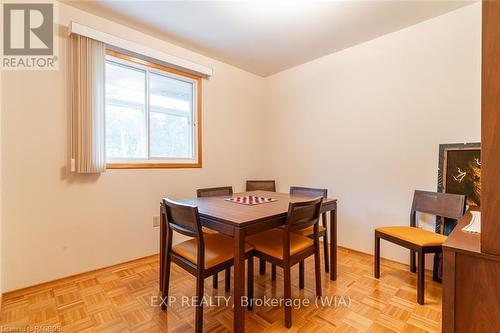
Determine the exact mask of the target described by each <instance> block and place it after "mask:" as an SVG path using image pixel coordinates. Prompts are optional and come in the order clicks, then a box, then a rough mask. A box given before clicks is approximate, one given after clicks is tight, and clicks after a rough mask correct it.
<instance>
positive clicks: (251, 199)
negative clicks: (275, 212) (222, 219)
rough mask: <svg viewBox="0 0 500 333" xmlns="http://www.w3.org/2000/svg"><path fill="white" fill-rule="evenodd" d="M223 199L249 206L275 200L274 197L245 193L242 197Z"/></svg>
mask: <svg viewBox="0 0 500 333" xmlns="http://www.w3.org/2000/svg"><path fill="white" fill-rule="evenodd" d="M224 200H226V201H231V202H236V203H239V204H242V205H251V206H253V205H258V204H261V203H266V202H273V201H276V199H273V198H265V197H258V196H255V195H245V196H242V197H234V198H228V199H224Z"/></svg>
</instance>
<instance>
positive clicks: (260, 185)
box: [246, 180, 276, 275]
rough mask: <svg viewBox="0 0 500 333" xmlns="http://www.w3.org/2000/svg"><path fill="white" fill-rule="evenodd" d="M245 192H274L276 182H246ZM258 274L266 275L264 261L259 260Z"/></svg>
mask: <svg viewBox="0 0 500 333" xmlns="http://www.w3.org/2000/svg"><path fill="white" fill-rule="evenodd" d="M246 191H247V192H250V191H269V192H276V181H274V180H247V185H246ZM275 269H276V267H275ZM259 273H260V274H261V275H262V274H265V273H266V261H265V260H264V259H260V260H259Z"/></svg>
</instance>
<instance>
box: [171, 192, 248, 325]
mask: <svg viewBox="0 0 500 333" xmlns="http://www.w3.org/2000/svg"><path fill="white" fill-rule="evenodd" d="M162 212H164V213H162V214H165V215H166V216H164V217H163V218H162V221H164V222H163V223H165V224H166V225H164V227H165V230H166V232H167V245H166V246H167V248H166V249H165V258H162V259H163V260H165V266H164V273H163V281H162V283H163V297H164V298H167V297H168V291H169V283H170V265H171V262H174V263H175V264H177V265H179V266H180V267H182V268H183V269H185V270H186V271H188V272H189V273H191V274H192V275H194V276H195V277H196V296H197V300H198V301H197V304H196V320H195V332H197V333H201V332H202V331H203V295H204V280H205V278H207V277H208V276H211V275H213V274H214V273H216V272H219V271H221V270H224V269H227V268H228V267H231V265H233V262H234V240H233V238H232V237H230V236H226V235H222V234H220V233H215V234H204V233H203V232H202V230H201V223H200V217H199V214H198V208H197V207H196V206H190V205H185V204H181V203H176V202H175V201H172V200H169V199H163V200H162ZM174 231H175V232H178V233H180V234H182V235H185V236H189V237H193V239H190V240H187V241H184V242H182V243H180V244H177V245H175V246H172V233H173V232H174ZM252 250H253V248H252V246H251V245H249V244H246V245H245V252H246V253H247V258H249V259H250V258H251V257H252ZM250 261H253V260H250ZM248 274H249V277H248V280H249V281H250V274H252V275H253V267H252V266H250V265H249V267H248ZM248 297H249V298H250V299H251V298H253V285H252V286H250V284H249V286H248ZM167 306H168V305H167V304H165V302H164V303H162V309H163V310H166V309H167Z"/></svg>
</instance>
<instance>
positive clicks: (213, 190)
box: [196, 186, 233, 198]
mask: <svg viewBox="0 0 500 333" xmlns="http://www.w3.org/2000/svg"><path fill="white" fill-rule="evenodd" d="M231 195H233V187H232V186H221V187H210V188H199V189H197V190H196V196H197V197H198V198H205V197H221V196H231Z"/></svg>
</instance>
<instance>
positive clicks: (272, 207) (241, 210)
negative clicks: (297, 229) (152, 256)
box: [176, 191, 337, 227]
mask: <svg viewBox="0 0 500 333" xmlns="http://www.w3.org/2000/svg"><path fill="white" fill-rule="evenodd" d="M246 195H254V196H261V197H266V198H273V199H276V201H272V202H265V203H260V204H256V205H245V204H241V203H236V202H231V201H227V200H225V199H227V198H230V197H238V196H246ZM312 198H313V197H310V196H304V195H291V194H288V193H279V192H268V191H251V192H242V193H235V194H233V195H232V196H222V197H204V198H192V199H181V200H176V201H178V202H181V203H185V204H190V205H194V206H197V207H198V212H199V214H200V216H201V217H203V216H207V217H210V218H212V219H216V220H218V221H221V222H224V223H227V224H232V225H235V226H239V227H242V226H247V225H250V224H253V223H257V222H259V221H262V220H266V219H269V218H274V217H275V218H278V217H280V216H286V214H287V212H288V204H289V203H290V202H298V201H308V200H312ZM336 201H337V200H336V199H331V198H325V199H323V206H328V205H330V204H334V203H336Z"/></svg>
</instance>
